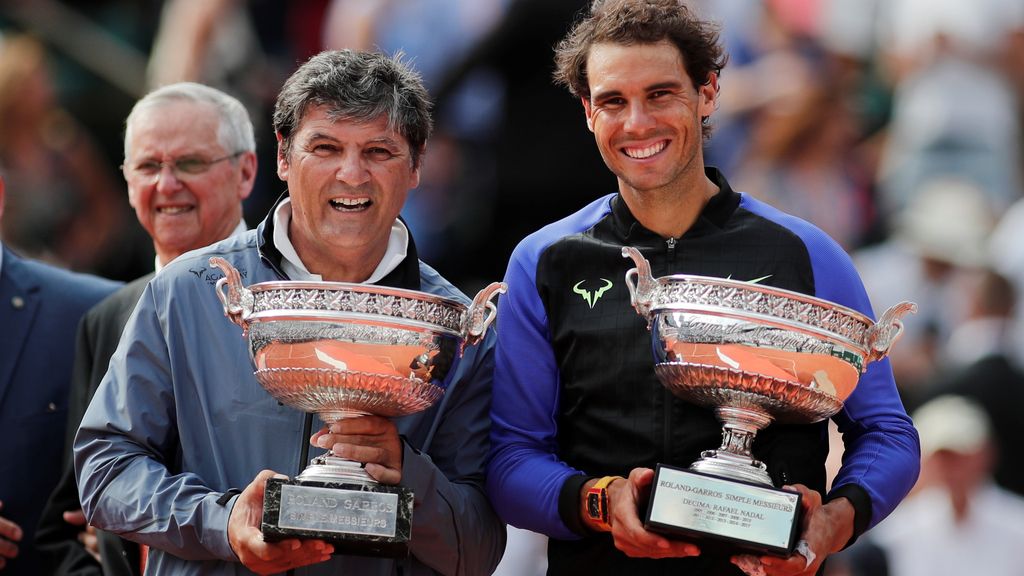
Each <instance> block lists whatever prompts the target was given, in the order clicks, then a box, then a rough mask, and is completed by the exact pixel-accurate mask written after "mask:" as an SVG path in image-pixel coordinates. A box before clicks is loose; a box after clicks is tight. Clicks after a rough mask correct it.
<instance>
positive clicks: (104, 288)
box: [0, 175, 118, 576]
mask: <svg viewBox="0 0 1024 576" xmlns="http://www.w3.org/2000/svg"><path fill="white" fill-rule="evenodd" d="M5 190H8V191H9V190H10V189H9V188H5V183H4V177H3V175H0V217H2V216H3V215H4V214H5V212H6V210H5V196H6V194H7V193H10V192H7V193H5ZM117 287H118V284H115V283H114V282H110V281H108V280H102V279H100V278H96V277H94V276H88V275H84V274H74V273H71V272H68V271H66V270H62V269H59V268H55V267H53V266H49V265H46V264H42V263H40V262H36V261H33V260H30V259H27V258H22V257H21V256H19V255H18V254H16V253H15V252H13V251H11V250H10V249H9V248H8V247H7V246H5V245H3V244H0V327H2V330H0V438H3V441H0V572H2V573H3V574H4V576H37V575H39V574H44V573H45V572H43V571H42V570H41V568H40V566H39V565H38V564H37V563H38V561H39V557H38V555H37V554H36V551H35V549H34V542H35V531H36V524H37V523H38V522H39V513H40V511H41V510H42V508H43V504H45V503H46V498H47V496H48V495H49V493H50V491H51V490H52V489H53V486H54V485H55V484H56V483H57V479H58V478H59V477H60V468H61V459H60V457H61V444H62V442H63V440H64V432H65V421H66V419H67V412H68V383H69V381H70V379H71V364H72V361H73V359H74V351H75V328H76V327H77V326H78V319H79V318H81V316H82V314H83V313H84V312H85V311H86V310H88V309H89V308H90V307H91V306H92V305H93V304H95V303H96V302H98V301H99V300H101V299H103V298H104V297H105V296H107V295H108V294H110V293H111V292H113V291H114V290H115V289H116V288H117Z"/></svg>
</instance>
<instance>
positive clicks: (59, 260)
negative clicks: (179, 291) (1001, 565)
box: [0, 0, 1024, 574]
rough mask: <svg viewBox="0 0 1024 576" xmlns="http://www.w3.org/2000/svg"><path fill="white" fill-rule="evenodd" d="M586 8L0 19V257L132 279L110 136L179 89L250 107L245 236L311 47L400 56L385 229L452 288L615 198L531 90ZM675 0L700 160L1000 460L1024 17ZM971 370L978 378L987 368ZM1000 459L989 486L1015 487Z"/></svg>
mask: <svg viewBox="0 0 1024 576" xmlns="http://www.w3.org/2000/svg"><path fill="white" fill-rule="evenodd" d="M587 3H588V2H587V0H288V1H285V0H250V1H244V0H165V1H158V0H75V1H74V2H70V1H67V2H62V1H58V0H0V164H2V165H3V166H4V169H5V174H6V177H7V207H6V210H5V212H4V222H3V225H2V229H3V231H4V235H5V236H4V238H3V241H4V243H5V244H7V245H9V246H11V247H12V248H15V249H16V250H18V251H20V252H21V253H22V254H23V255H26V256H31V257H36V258H40V259H43V260H46V261H49V262H53V263H56V264H58V265H61V266H65V267H68V268H71V269H74V270H80V271H88V272H93V273H96V274H99V275H101V276H106V277H109V278H114V279H120V280H130V279H133V278H136V277H138V276H141V275H142V274H144V273H146V272H149V271H151V270H152V266H153V254H152V252H151V250H152V249H151V247H150V246H151V244H150V242H149V240H148V238H147V237H146V236H145V232H144V231H143V230H142V229H141V228H140V227H139V225H138V223H137V221H136V219H135V218H134V217H133V215H132V212H131V210H130V208H129V206H128V201H127V194H126V191H125V190H126V189H125V184H124V180H123V177H122V176H121V173H120V170H119V165H120V163H121V161H122V158H123V149H122V146H123V139H122V137H123V125H124V119H125V117H126V115H127V113H128V111H129V109H130V108H131V106H132V104H133V103H134V102H135V100H136V99H138V98H139V97H141V96H142V95H143V94H145V93H146V92H147V91H148V90H150V89H152V88H154V87H157V86H159V85H162V84H166V83H169V82H175V81H180V80H192V81H198V82H203V83H206V84H210V85H213V86H216V87H218V88H221V89H223V90H225V91H227V92H229V93H231V94H233V95H235V96H236V97H238V98H239V99H241V100H242V101H243V102H244V103H245V104H246V105H247V106H248V108H249V111H250V114H251V116H252V118H253V120H254V122H255V123H256V133H257V142H258V154H259V160H260V172H259V177H258V178H257V182H256V188H255V190H254V192H253V194H252V195H251V197H250V198H249V199H248V200H247V203H246V206H245V217H246V220H247V221H248V223H249V224H250V225H255V224H256V223H257V222H259V221H260V220H261V219H262V218H263V216H264V215H265V213H266V211H267V210H268V208H269V207H270V205H271V204H272V203H273V202H274V201H275V200H276V199H277V198H278V197H279V196H280V195H281V193H282V192H283V191H284V188H283V186H282V184H281V182H280V181H279V180H278V179H277V177H276V174H275V152H276V150H275V140H274V135H273V133H272V132H271V128H270V113H271V108H272V105H273V102H274V98H275V97H276V94H277V91H278V89H279V88H280V85H281V83H282V82H283V80H284V79H285V78H286V77H287V76H288V75H289V74H290V73H291V72H292V71H293V69H294V68H295V66H296V64H297V63H298V62H301V61H304V60H305V59H306V58H308V57H309V56H311V55H312V54H314V53H316V52H318V51H320V50H322V49H326V48H344V47H348V48H379V49H381V50H384V51H386V52H389V53H390V52H395V51H398V50H401V51H404V52H405V53H406V54H407V55H408V56H409V57H410V58H411V59H412V61H413V62H414V64H415V66H416V67H417V68H418V69H419V70H420V72H421V73H422V74H423V76H424V79H425V80H426V83H427V85H428V87H429V88H430V90H431V92H432V94H433V96H434V98H435V101H436V124H437V129H436V135H435V136H434V137H433V139H432V140H431V141H430V143H429V145H428V151H427V156H426V160H425V164H424V168H423V170H424V172H423V174H422V176H423V177H422V182H421V185H420V187H419V188H418V189H417V190H416V191H414V192H413V194H412V195H411V196H410V201H409V203H408V204H407V206H406V210H405V212H404V217H405V219H406V220H407V221H408V223H409V226H410V229H411V230H412V231H413V234H414V235H415V237H416V239H417V244H418V247H419V249H420V253H421V257H422V258H423V259H424V260H426V261H428V262H430V263H432V264H433V265H434V266H435V267H436V268H438V269H439V270H440V271H441V272H442V273H443V274H444V275H445V276H446V277H448V278H449V279H451V280H452V281H453V282H455V283H456V284H457V285H459V286H460V287H461V288H463V289H464V290H465V291H466V292H467V293H473V292H474V291H475V290H476V289H478V288H479V287H481V286H482V285H483V284H484V283H486V282H488V281H491V280H494V279H498V278H499V277H501V276H502V274H503V273H504V267H505V264H506V262H507V259H508V256H509V255H510V253H511V250H512V248H513V247H514V246H515V244H516V243H517V242H518V241H519V240H520V239H521V238H522V237H523V236H525V235H526V234H528V233H529V232H531V231H533V230H535V229H537V228H539V227H541V226H542V225H544V224H546V223H549V222H552V221H554V220H557V219H558V218H561V217H563V216H565V215H568V214H569V213H571V212H573V211H574V210H576V209H577V208H579V207H581V206H582V205H584V204H585V203H586V202H588V201H589V200H591V199H593V198H595V197H597V196H598V195H602V194H606V193H608V192H611V191H613V190H614V189H615V179H614V177H613V176H612V175H611V174H610V173H609V172H608V171H607V169H606V168H605V167H604V164H603V163H602V162H601V159H600V156H599V155H598V152H597V149H596V146H595V145H594V142H593V138H592V136H591V135H590V133H589V132H588V131H587V129H586V125H585V123H584V117H583V110H582V107H581V106H580V104H579V102H576V101H574V100H573V99H572V98H571V97H570V96H569V95H568V93H567V92H566V91H564V90H563V89H560V88H557V87H555V86H553V85H552V82H551V81H550V77H551V71H552V68H553V64H552V47H553V45H554V44H555V43H556V42H557V40H558V39H559V38H560V37H561V36H562V35H563V34H564V33H565V31H566V30H567V29H568V27H569V25H570V23H571V21H572V19H573V17H574V15H575V14H576V13H577V12H578V11H579V10H581V9H582V8H584V7H585V6H586V5H587ZM690 4H691V5H692V7H693V8H694V9H696V10H697V11H699V12H701V13H703V14H704V15H706V16H708V17H710V18H712V19H715V20H717V21H719V22H720V23H721V26H722V28H721V30H722V39H723V41H724V43H725V45H726V48H727V51H728V53H729V55H730V62H729V65H728V66H727V67H726V69H725V70H724V71H723V73H722V77H721V81H720V83H721V86H722V91H721V96H722V99H721V105H720V109H719V110H718V112H717V114H716V116H715V117H714V119H713V120H714V125H715V134H714V136H713V138H712V139H711V140H710V141H709V142H708V143H707V147H706V157H707V163H708V164H710V165H713V166H717V167H719V168H721V169H722V170H723V171H724V173H725V174H726V176H727V177H728V178H729V179H730V181H731V183H732V184H733V186H734V187H735V188H736V189H738V190H741V191H744V192H747V193H749V194H752V195H754V196H757V197H760V198H763V199H765V200H768V201H769V202H771V203H773V204H775V205H776V206H778V207H779V208H781V209H783V210H786V211H788V212H790V213H793V214H795V215H798V216H801V217H803V218H806V219H807V220H810V221H811V222H813V223H815V224H817V225H818V226H819V227H821V228H823V229H824V230H825V231H826V232H828V233H829V234H830V235H832V236H833V237H834V238H835V239H836V240H838V241H839V242H840V243H841V244H842V245H843V246H844V247H845V248H846V249H847V250H848V251H849V252H850V253H851V254H853V256H854V259H855V262H856V264H857V266H858V269H859V270H860V272H861V274H862V276H863V279H864V281H865V285H866V287H867V289H868V292H869V294H870V295H871V298H872V302H873V304H874V306H875V310H876V312H880V311H881V310H883V309H885V308H887V307H888V306H890V305H892V304H895V303H896V302H898V301H900V300H913V301H915V302H917V303H918V306H919V312H918V314H917V315H916V316H912V317H910V318H909V319H907V321H906V333H905V335H904V338H903V340H902V341H901V342H900V343H899V344H898V345H897V346H896V347H895V349H894V352H893V366H894V369H895V371H896V375H897V383H898V385H899V386H900V390H901V394H903V397H904V400H905V403H906V405H907V408H908V411H913V410H916V409H917V408H918V407H919V406H922V405H923V404H927V403H928V402H929V401H931V399H932V398H934V397H936V396H938V395H942V394H944V393H946V392H954V393H957V394H960V395H965V396H971V397H973V398H974V399H975V400H976V401H978V402H979V403H980V405H981V406H982V408H983V409H984V411H985V413H986V416H987V417H988V418H990V424H991V426H990V428H986V430H989V429H990V430H991V431H992V434H991V436H992V438H993V443H994V445H995V446H1001V447H1003V452H1004V453H1005V452H1006V451H1007V449H1009V450H1012V449H1013V448H1014V444H1017V443H1019V441H1020V440H1022V438H1021V436H1022V428H1021V427H1020V426H1018V425H1016V422H1015V420H1016V419H1019V418H1020V416H1019V415H1021V414H1024V375H1022V373H1021V372H1020V369H1019V368H1018V366H1019V365H1020V364H1021V363H1022V360H1024V328H1022V327H1024V321H1022V318H1024V314H1022V313H1021V312H1020V310H1021V309H1024V307H1019V306H1017V305H1016V304H1017V294H1018V293H1020V292H1021V290H1022V289H1024V201H1022V200H1021V198H1022V196H1024V188H1022V181H1024V178H1022V169H1021V167H1022V165H1024V162H1022V161H1024V137H1022V128H1021V119H1022V115H1024V114H1022V111H1024V1H1021V0H972V1H970V2H967V1H965V0H693V1H692V2H690ZM991 358H998V359H999V360H1000V362H1002V364H1000V371H999V372H998V374H994V373H992V372H991V371H985V370H984V369H985V368H991V366H987V365H985V361H986V360H989V359H991ZM954 412H955V410H954ZM958 413H959V412H958ZM940 428H941V427H940ZM922 437H924V431H923V430H922ZM985 437H986V438H987V437H988V436H985ZM954 448H956V447H954ZM943 449H944V448H942V447H941V446H940V448H939V449H937V450H938V451H939V452H942V450H943ZM950 450H952V449H950ZM947 451H948V450H947ZM954 451H955V450H954ZM1011 454H1012V452H1011ZM928 455H929V454H928V453H926V457H927V456H928ZM1012 459H1013V457H1012V456H1011V457H1010V458H1006V457H1003V458H996V459H995V460H994V462H998V464H993V470H994V472H993V473H994V474H995V478H996V480H997V481H998V482H999V484H1000V485H1001V486H1004V487H1006V488H1007V489H1010V490H1012V491H1015V492H1017V493H1022V492H1024V481H1022V474H1021V472H1020V471H1019V470H1017V468H1019V467H1020V465H1019V464H1017V463H1014V462H1013V461H1012ZM926 469H930V468H926ZM940 475H941V474H940ZM934 476H935V475H934V474H926V475H925V476H924V477H923V478H922V483H928V482H932V483H938V484H941V481H937V480H935V479H934ZM982 477H983V478H987V477H986V476H985V475H984V474H983V475H982ZM951 493H952V492H951ZM951 518H953V517H952V516H951ZM1011 518H1013V519H1014V520H1013V521H1015V522H1024V515H1022V516H1021V519H1016V517H1014V516H1013V515H1009V514H1007V515H1006V516H1005V518H1004V521H1009V520H1008V519H1011ZM951 522H952V520H951ZM954 524H955V522H954ZM951 525H953V524H951ZM954 540H955V539H954ZM1010 548H1015V549H1014V550H1011V552H1013V553H1016V554H1021V550H1020V549H1019V548H1020V547H1019V546H1017V547H1010ZM1020 565H1021V564H1020V563H1018V565H1017V566H1018V569H1019V566H1020ZM836 566H837V568H835V569H836V570H838V569H839V566H840V565H839V563H836ZM850 566H853V565H852V564H851V565H850ZM843 569H849V570H855V567H844V568H843ZM836 573H837V574H839V573H840V572H836ZM848 573H851V574H853V573H856V572H848ZM866 573H875V574H877V572H866ZM891 573H894V574H906V573H907V572H891ZM932 573H934V572H932ZM977 573H995V572H985V570H981V571H980V572H977Z"/></svg>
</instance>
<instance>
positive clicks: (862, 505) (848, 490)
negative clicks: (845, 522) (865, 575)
mask: <svg viewBox="0 0 1024 576" xmlns="http://www.w3.org/2000/svg"><path fill="white" fill-rule="evenodd" d="M836 498H846V499H847V500H849V501H850V503H851V504H853V535H852V536H850V540H849V541H848V542H847V543H846V545H845V546H843V548H847V547H849V546H850V544H853V543H854V542H856V541H857V538H860V535H861V534H863V533H864V532H866V531H867V529H868V524H869V523H870V522H871V496H868V493H867V491H865V490H864V489H863V488H861V487H860V486H858V485H856V484H844V485H842V486H840V487H838V488H836V489H835V490H832V491H831V492H829V493H828V495H827V496H825V500H824V502H823V503H824V504H828V503H829V502H831V501H833V500H835V499H836Z"/></svg>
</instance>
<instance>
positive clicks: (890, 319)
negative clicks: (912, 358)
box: [864, 301, 917, 366]
mask: <svg viewBox="0 0 1024 576" xmlns="http://www.w3.org/2000/svg"><path fill="white" fill-rule="evenodd" d="M908 312H909V313H916V312H917V304H914V303H913V302H907V301H903V302H900V303H899V304H896V305H895V306H893V307H892V308H889V309H888V310H886V311H885V312H883V313H882V315H881V316H879V317H878V321H877V322H875V323H874V325H873V326H871V327H870V328H868V331H867V334H865V341H866V343H867V348H868V357H867V362H865V363H864V365H865V366H867V364H868V362H874V361H875V360H881V359H882V358H885V357H886V356H887V355H888V354H889V350H891V349H892V345H893V344H895V343H896V340H898V339H899V337H900V335H901V334H903V320H902V318H903V316H904V315H906V314H907V313H908Z"/></svg>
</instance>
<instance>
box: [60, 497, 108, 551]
mask: <svg viewBox="0 0 1024 576" xmlns="http://www.w3.org/2000/svg"><path fill="white" fill-rule="evenodd" d="M64 521H65V522H67V523H68V524H71V525H72V526H78V527H80V528H82V530H81V532H79V533H78V541H79V542H81V543H82V546H84V547H85V551H86V552H88V553H89V555H90V556H92V557H93V558H95V559H96V561H97V562H101V559H100V540H99V538H97V537H96V528H94V527H93V526H91V525H88V524H86V521H85V512H83V511H82V509H81V508H79V509H78V510H68V511H67V512H65V513H64Z"/></svg>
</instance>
